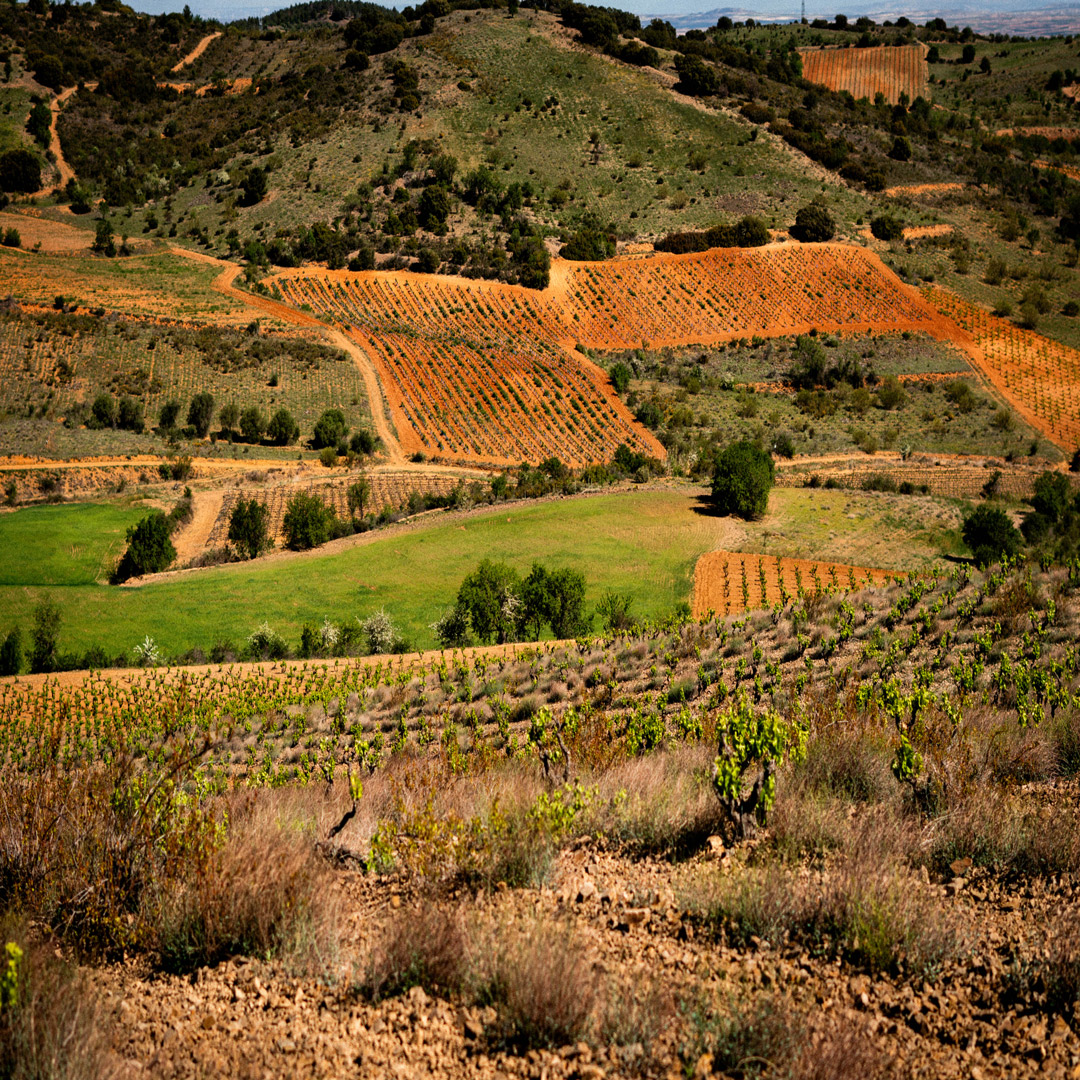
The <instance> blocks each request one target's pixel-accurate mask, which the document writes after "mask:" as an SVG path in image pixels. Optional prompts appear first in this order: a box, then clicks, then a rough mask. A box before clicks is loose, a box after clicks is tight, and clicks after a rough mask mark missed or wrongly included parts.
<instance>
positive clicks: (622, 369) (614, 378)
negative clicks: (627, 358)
mask: <svg viewBox="0 0 1080 1080" xmlns="http://www.w3.org/2000/svg"><path fill="white" fill-rule="evenodd" d="M630 374H631V373H630V368H629V367H628V366H627V365H626V364H624V363H623V362H622V361H621V360H620V361H619V362H618V363H617V364H612V365H611V370H610V371H609V372H608V376H609V377H610V379H611V385H612V386H613V387H615V393H616V394H625V393H626V391H627V390H628V389H629V388H630Z"/></svg>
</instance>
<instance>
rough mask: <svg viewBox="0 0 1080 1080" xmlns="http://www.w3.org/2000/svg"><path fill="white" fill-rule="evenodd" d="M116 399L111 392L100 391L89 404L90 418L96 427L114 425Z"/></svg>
mask: <svg viewBox="0 0 1080 1080" xmlns="http://www.w3.org/2000/svg"><path fill="white" fill-rule="evenodd" d="M116 418H117V411H116V399H115V398H114V397H113V396H112V394H106V393H101V394H98V396H97V397H96V398H94V404H93V405H91V406H90V420H91V423H92V426H94V427H97V428H107V427H110V428H111V427H116Z"/></svg>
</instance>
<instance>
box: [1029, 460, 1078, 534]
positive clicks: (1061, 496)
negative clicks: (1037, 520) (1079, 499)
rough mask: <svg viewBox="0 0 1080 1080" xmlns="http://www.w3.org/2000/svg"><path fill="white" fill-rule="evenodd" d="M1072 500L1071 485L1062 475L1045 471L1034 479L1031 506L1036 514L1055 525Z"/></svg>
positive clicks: (1050, 470)
mask: <svg viewBox="0 0 1080 1080" xmlns="http://www.w3.org/2000/svg"><path fill="white" fill-rule="evenodd" d="M1072 498H1073V495H1072V485H1071V484H1070V483H1069V478H1068V477H1067V476H1066V475H1065V474H1064V473H1060V472H1055V471H1054V470H1052V469H1047V470H1046V471H1045V472H1042V473H1040V474H1039V476H1037V477H1036V479H1035V493H1034V495H1033V496H1032V499H1031V505H1032V506H1033V507H1034V508H1035V512H1036V513H1037V514H1042V515H1043V517H1045V518H1047V519H1048V520H1049V521H1051V522H1054V523H1056V522H1058V521H1059V520H1060V519H1061V518H1062V516H1063V515H1064V514H1065V512H1066V511H1067V510H1068V508H1069V504H1070V503H1071V502H1072Z"/></svg>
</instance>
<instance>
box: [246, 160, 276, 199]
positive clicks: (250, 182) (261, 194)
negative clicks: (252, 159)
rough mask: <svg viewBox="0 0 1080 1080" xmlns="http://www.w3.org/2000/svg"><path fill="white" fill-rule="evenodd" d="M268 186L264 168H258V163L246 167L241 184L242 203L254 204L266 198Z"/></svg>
mask: <svg viewBox="0 0 1080 1080" xmlns="http://www.w3.org/2000/svg"><path fill="white" fill-rule="evenodd" d="M269 186H270V185H269V180H268V177H267V174H266V170H265V169H260V168H259V166H258V165H256V166H254V167H253V168H251V169H248V172H247V176H245V177H244V184H243V188H244V199H243V202H244V205H245V206H254V205H255V204H256V203H258V202H262V200H263V199H265V198H266V192H267V189H268V188H269Z"/></svg>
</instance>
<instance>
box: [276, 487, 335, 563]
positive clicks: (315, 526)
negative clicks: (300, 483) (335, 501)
mask: <svg viewBox="0 0 1080 1080" xmlns="http://www.w3.org/2000/svg"><path fill="white" fill-rule="evenodd" d="M333 527H334V511H333V509H332V508H331V507H329V506H327V505H326V503H324V502H323V501H322V499H320V498H319V497H318V495H310V494H308V493H307V492H306V491H298V492H297V493H296V494H295V495H293V497H292V498H291V499H289V502H288V504H287V505H286V507H285V517H284V519H283V521H282V529H283V531H284V534H285V546H286V547H287V548H291V549H292V550H293V551H304V550H306V549H308V548H313V547H318V546H319V545H320V544H325V543H326V541H327V540H329V539H330V534H331V531H332V530H333Z"/></svg>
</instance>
